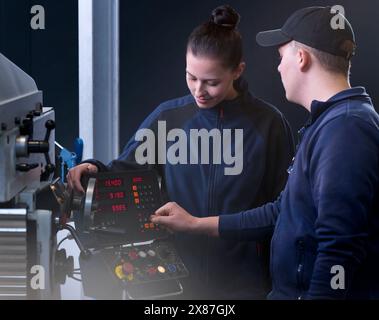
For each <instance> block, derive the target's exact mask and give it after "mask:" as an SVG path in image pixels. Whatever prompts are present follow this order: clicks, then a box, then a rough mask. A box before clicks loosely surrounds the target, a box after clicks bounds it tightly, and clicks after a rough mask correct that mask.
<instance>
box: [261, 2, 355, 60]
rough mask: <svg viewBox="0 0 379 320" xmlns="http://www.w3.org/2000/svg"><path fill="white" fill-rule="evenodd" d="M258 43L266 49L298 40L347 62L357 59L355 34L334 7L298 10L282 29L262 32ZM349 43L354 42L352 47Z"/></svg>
mask: <svg viewBox="0 0 379 320" xmlns="http://www.w3.org/2000/svg"><path fill="white" fill-rule="evenodd" d="M337 15H338V16H337ZM341 22H342V23H341ZM337 24H338V25H337ZM341 26H343V28H341ZM338 27H340V28H338ZM256 40H257V42H258V44H259V45H261V46H263V47H269V46H281V45H283V44H285V43H287V42H290V41H292V40H295V41H298V42H300V43H303V44H305V45H307V46H310V47H312V48H315V49H318V50H320V51H324V52H328V53H330V54H333V55H336V56H342V57H345V58H346V59H350V57H351V56H352V55H354V51H355V47H356V42H355V35H354V31H353V28H352V27H351V25H350V23H349V21H348V20H347V19H346V18H345V17H344V16H343V15H342V14H340V13H337V12H336V11H334V10H332V7H308V8H303V9H300V10H297V11H296V12H294V13H293V14H292V15H291V16H290V17H289V18H288V19H287V21H286V23H285V24H284V25H283V27H282V28H281V29H275V30H269V31H263V32H259V33H258V34H257V37H256ZM346 40H349V41H351V42H350V43H352V44H353V45H350V46H349V45H346V43H349V42H346Z"/></svg>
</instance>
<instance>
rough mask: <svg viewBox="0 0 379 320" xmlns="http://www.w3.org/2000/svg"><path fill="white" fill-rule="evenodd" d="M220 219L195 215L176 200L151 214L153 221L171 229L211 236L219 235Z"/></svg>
mask: <svg viewBox="0 0 379 320" xmlns="http://www.w3.org/2000/svg"><path fill="white" fill-rule="evenodd" d="M218 221H219V218H218V217H207V218H197V217H194V216H192V215H191V214H190V213H188V212H187V211H186V210H184V209H183V208H182V207H181V206H179V205H178V204H177V203H175V202H169V203H167V204H165V205H164V206H163V207H161V208H159V209H158V210H157V211H156V212H155V213H154V214H153V215H152V216H151V222H153V223H156V224H159V225H163V226H164V227H166V228H167V229H169V230H172V231H180V232H191V233H200V234H207V235H210V236H218Z"/></svg>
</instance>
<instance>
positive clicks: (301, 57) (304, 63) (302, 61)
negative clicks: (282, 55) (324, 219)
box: [296, 48, 312, 72]
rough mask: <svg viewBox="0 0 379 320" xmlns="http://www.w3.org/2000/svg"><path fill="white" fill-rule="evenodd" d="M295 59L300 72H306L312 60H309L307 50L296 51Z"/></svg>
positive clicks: (309, 56) (309, 55)
mask: <svg viewBox="0 0 379 320" xmlns="http://www.w3.org/2000/svg"><path fill="white" fill-rule="evenodd" d="M296 59H297V63H298V65H299V67H300V71H302V72H306V71H307V70H308V69H309V68H310V66H311V62H312V59H311V54H310V53H309V52H308V51H307V50H304V49H303V48H300V49H299V50H298V51H297V57H296Z"/></svg>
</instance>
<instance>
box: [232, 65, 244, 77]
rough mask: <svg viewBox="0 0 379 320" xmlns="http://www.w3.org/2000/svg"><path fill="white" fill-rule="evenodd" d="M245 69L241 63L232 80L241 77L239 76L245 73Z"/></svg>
mask: <svg viewBox="0 0 379 320" xmlns="http://www.w3.org/2000/svg"><path fill="white" fill-rule="evenodd" d="M245 68H246V63H245V62H241V63H240V64H239V65H238V67H237V68H236V70H235V73H234V80H237V79H238V78H239V77H240V76H241V74H242V73H243V72H244V71H245Z"/></svg>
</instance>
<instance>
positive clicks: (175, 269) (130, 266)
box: [104, 241, 188, 284]
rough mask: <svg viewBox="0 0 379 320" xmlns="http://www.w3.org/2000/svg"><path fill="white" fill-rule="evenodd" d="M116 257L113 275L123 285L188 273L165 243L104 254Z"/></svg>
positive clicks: (171, 248)
mask: <svg viewBox="0 0 379 320" xmlns="http://www.w3.org/2000/svg"><path fill="white" fill-rule="evenodd" d="M104 254H105V255H107V254H108V255H109V257H110V258H111V257H113V259H114V257H116V259H115V263H114V264H113V270H114V275H115V276H116V278H117V279H119V280H121V281H122V282H124V283H125V284H143V283H150V282H154V281H162V280H174V279H179V278H183V277H186V276H188V271H187V269H186V267H185V266H184V264H183V262H182V260H181V259H180V257H179V255H178V254H177V252H176V250H175V249H174V247H173V245H172V244H171V243H169V242H166V241H158V242H153V243H151V244H148V245H142V246H136V247H125V248H122V249H120V251H116V252H115V251H114V250H113V251H112V250H109V251H108V252H105V253H104Z"/></svg>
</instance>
